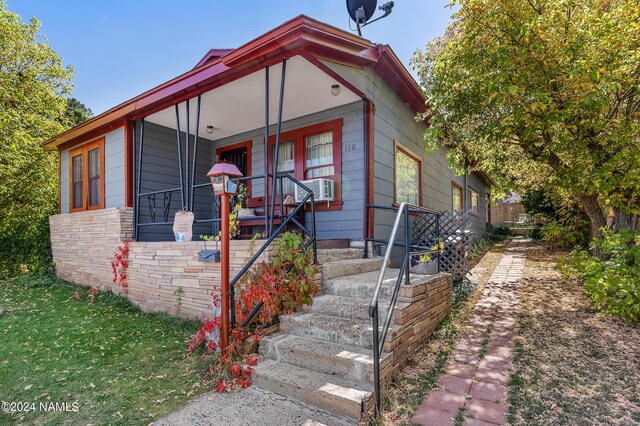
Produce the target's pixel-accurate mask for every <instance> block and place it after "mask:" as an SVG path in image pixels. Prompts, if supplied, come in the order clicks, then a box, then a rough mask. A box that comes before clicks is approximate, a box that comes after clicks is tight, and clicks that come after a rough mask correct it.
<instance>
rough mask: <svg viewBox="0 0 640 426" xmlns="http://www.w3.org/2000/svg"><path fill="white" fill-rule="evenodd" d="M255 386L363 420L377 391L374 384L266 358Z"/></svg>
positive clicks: (257, 369)
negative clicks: (362, 417) (362, 416)
mask: <svg viewBox="0 0 640 426" xmlns="http://www.w3.org/2000/svg"><path fill="white" fill-rule="evenodd" d="M252 382H253V384H254V385H256V386H258V387H260V388H262V389H266V390H270V391H272V392H274V393H277V394H280V395H285V396H289V397H293V398H296V399H298V400H300V401H302V402H304V403H307V404H311V405H314V406H316V407H318V408H320V409H323V410H327V411H329V412H331V413H334V414H337V415H340V416H347V417H350V418H352V419H355V420H358V421H359V420H360V417H361V415H362V408H363V405H364V403H365V401H367V400H368V399H369V398H370V397H371V394H372V392H373V385H372V384H371V383H364V382H358V381H355V380H351V379H348V378H344V377H341V376H338V375H332V374H326V373H321V372H319V371H313V370H309V369H307V368H303V367H299V366H297V365H292V364H288V363H284V362H277V361H274V360H265V361H263V362H260V363H258V365H257V366H256V367H255V370H254V372H253V375H252Z"/></svg>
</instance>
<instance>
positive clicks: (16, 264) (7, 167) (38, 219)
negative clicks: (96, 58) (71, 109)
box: [0, 0, 72, 275]
mask: <svg viewBox="0 0 640 426" xmlns="http://www.w3.org/2000/svg"><path fill="white" fill-rule="evenodd" d="M39 28H40V24H39V22H38V21H37V20H36V19H35V18H34V19H31V21H30V22H29V23H25V22H22V20H21V18H20V17H19V16H18V15H16V14H13V13H11V12H9V11H8V10H6V3H5V2H4V1H3V0H0V182H2V184H1V185H0V275H6V274H13V273H17V272H20V271H23V270H24V269H25V268H27V269H33V268H37V267H39V266H42V265H43V264H46V263H47V261H48V259H49V258H50V255H49V250H50V249H49V226H48V217H49V215H50V214H54V213H56V204H57V198H58V189H57V179H58V164H57V155H56V154H55V153H47V152H44V150H43V149H42V147H41V146H40V143H41V142H42V141H44V140H46V139H48V138H50V137H51V136H53V135H55V134H57V133H60V132H62V131H63V130H64V129H65V128H67V127H68V125H67V124H65V120H64V115H65V110H66V107H67V102H66V99H65V97H66V96H68V95H69V93H70V90H71V77H72V70H71V69H70V67H64V66H63V65H62V59H61V58H60V57H59V56H58V55H56V53H55V52H54V51H53V49H51V48H50V47H49V46H47V45H46V44H44V43H43V42H41V41H39V39H40V38H41V37H42V35H41V34H40V32H39Z"/></svg>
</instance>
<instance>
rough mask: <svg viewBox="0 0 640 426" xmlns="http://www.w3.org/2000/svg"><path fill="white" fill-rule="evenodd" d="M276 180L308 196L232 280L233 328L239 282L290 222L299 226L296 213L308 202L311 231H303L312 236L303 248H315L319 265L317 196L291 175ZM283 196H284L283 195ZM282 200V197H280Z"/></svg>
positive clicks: (304, 249)
mask: <svg viewBox="0 0 640 426" xmlns="http://www.w3.org/2000/svg"><path fill="white" fill-rule="evenodd" d="M276 179H280V182H281V183H282V179H289V180H290V181H292V182H293V183H294V184H295V185H298V186H299V187H300V188H302V189H303V190H305V191H306V192H307V195H305V197H304V198H303V199H302V201H301V202H300V203H299V204H298V205H297V206H296V207H295V208H294V209H293V211H292V212H291V213H290V214H288V215H286V219H285V220H284V221H283V222H282V223H280V226H278V228H277V229H276V230H275V232H273V233H272V234H271V235H270V236H269V238H268V239H267V240H266V241H265V242H264V243H263V244H262V247H260V248H259V249H258V251H256V252H255V254H254V255H253V256H252V257H251V259H249V261H248V262H247V263H246V264H245V265H244V266H243V267H242V269H241V270H240V272H238V274H236V276H235V277H234V278H233V279H232V280H231V282H230V283H229V296H230V299H231V300H230V302H231V303H230V305H231V321H230V322H231V327H232V328H233V327H235V325H236V310H235V306H236V305H235V285H236V283H237V282H238V281H240V279H241V278H242V277H243V276H244V274H246V273H247V271H249V269H250V268H251V267H252V266H253V264H254V263H255V261H256V260H258V258H259V257H260V256H261V255H262V253H264V251H265V250H266V249H267V248H268V247H269V246H270V245H271V243H272V242H273V241H274V240H275V239H276V238H277V237H279V236H280V233H281V232H282V230H283V229H284V228H285V227H286V226H287V225H288V224H289V222H293V223H296V224H299V222H298V221H297V220H295V219H294V216H295V215H296V213H298V212H299V211H300V210H301V209H302V208H303V207H304V206H305V205H306V203H307V202H308V201H311V231H309V230H307V228H306V227H304V226H302V227H301V229H302V231H303V232H304V233H305V234H310V238H309V240H307V242H306V243H305V245H304V247H303V248H302V252H303V253H304V252H306V251H307V249H308V248H309V247H310V246H313V262H314V263H318V252H317V250H316V243H317V236H316V210H315V196H314V194H313V191H312V190H311V189H310V188H309V187H307V186H305V185H303V184H302V183H301V182H300V181H298V180H296V179H294V178H292V177H291V176H289V175H280V176H276ZM281 195H282V194H281ZM280 198H282V196H281V197H280ZM290 269H291V268H290V267H289V268H288V269H287V272H288V271H289V270H290ZM261 308H262V303H259V304H258V305H256V306H255V307H254V308H253V309H252V310H251V313H250V314H249V316H248V317H247V318H246V319H245V320H244V321H243V323H242V326H246V325H248V324H249V323H250V322H251V320H252V319H253V318H254V316H255V315H257V313H258V312H259V311H260V309H261Z"/></svg>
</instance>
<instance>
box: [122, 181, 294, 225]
mask: <svg viewBox="0 0 640 426" xmlns="http://www.w3.org/2000/svg"><path fill="white" fill-rule="evenodd" d="M272 177H273V175H271V174H268V179H271V178H272ZM283 178H284V176H278V177H277V178H276V181H277V183H278V186H279V189H280V194H282V187H283V185H282V180H283ZM259 179H265V176H264V175H262V174H261V175H255V176H244V177H242V178H240V182H244V183H246V182H251V181H255V180H259ZM291 179H293V178H291ZM265 180H266V179H265ZM268 186H269V185H266V184H265V188H267V187H268ZM191 188H192V192H195V191H196V190H199V189H200V190H201V189H208V190H209V192H210V195H211V197H212V204H214V205H215V202H214V201H213V197H214V195H213V193H211V184H210V183H208V182H207V183H201V184H194V185H192V186H191ZM181 191H182V189H181V188H169V189H163V190H159V191H149V192H143V193H140V194H138V195H137V200H136V201H137V203H136V206H137V208H136V211H135V217H134V220H135V223H134V228H135V235H136V237H137V236H138V235H139V230H140V227H150V226H167V225H173V220H172V219H171V218H170V213H171V202H172V200H174V199H180V196H179V195H180V194H178V196H177V197H174V196H173V194H175V193H180V192H181ZM158 198H160V199H161V200H162V204H161V205H160V206H158V205H157V204H156V203H157V202H158ZM194 198H195V197H194ZM264 198H265V206H264V214H261V215H257V216H251V217H250V219H251V220H252V221H261V222H262V221H264V227H265V230H268V229H269V227H270V226H269V225H270V218H271V216H270V215H269V211H268V208H269V207H268V202H267V201H266V200H267V195H265V196H264ZM279 198H280V200H279V203H280V213H279V214H275V213H274V215H275V217H276V218H278V219H280V220H282V217H283V216H284V213H283V212H284V210H283V208H284V201H283V197H282V195H281V196H280V197H279ZM145 199H146V201H147V208H148V217H149V219H150V220H149V221H142V220H141V214H142V211H143V210H142V209H141V208H140V207H141V206H142V205H143V203H142V201H143V200H145ZM159 207H161V208H162V220H161V221H158V220H156V217H157V212H156V209H157V208H159ZM180 208H182V207H176V208H175V211H178V210H179V209H180ZM192 208H193V207H192ZM242 220H243V219H242V218H239V222H240V225H241V226H242ZM193 223H194V225H195V224H202V223H220V218H219V217H212V218H204V219H202V218H198V217H195V218H194V221H193ZM294 223H295V224H296V225H297V226H298V227H301V224H300V223H299V221H297V220H294Z"/></svg>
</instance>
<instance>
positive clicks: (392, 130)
mask: <svg viewBox="0 0 640 426" xmlns="http://www.w3.org/2000/svg"><path fill="white" fill-rule="evenodd" d="M326 64H327V65H328V66H329V67H330V68H332V69H333V70H334V71H336V72H338V73H339V74H340V75H342V76H343V77H344V78H346V79H347V80H348V81H349V82H351V83H352V84H354V85H355V86H356V87H357V88H358V89H360V90H362V91H363V92H364V93H365V94H366V96H367V97H368V98H369V99H371V100H372V101H373V103H374V105H375V115H374V182H373V188H374V204H377V205H383V206H390V205H391V204H392V203H393V202H394V199H393V194H394V169H393V167H394V141H397V142H398V143H399V144H401V145H402V146H404V147H405V148H407V149H408V150H410V151H411V152H413V153H415V154H418V155H420V157H421V158H422V201H423V205H424V206H425V207H428V208H430V209H433V210H438V211H442V210H451V204H452V196H451V182H452V181H453V182H456V183H457V184H458V185H460V186H464V185H463V177H462V176H455V174H454V173H453V171H452V170H451V168H450V167H449V163H448V160H447V158H446V152H445V150H444V149H440V150H438V151H436V152H430V153H427V152H426V150H425V149H424V131H425V129H426V126H425V125H424V124H423V123H419V122H416V120H415V114H414V113H413V111H412V110H411V109H410V108H409V107H408V106H407V105H406V104H404V103H402V101H401V100H400V98H399V97H398V96H397V95H396V94H395V92H394V91H393V90H392V89H391V88H390V87H389V86H388V85H387V84H386V83H385V82H384V81H383V80H382V79H381V78H380V77H379V76H377V75H376V73H375V72H374V70H373V69H372V68H367V69H365V70H358V69H354V68H350V67H346V66H344V65H339V64H334V63H331V62H326ZM469 183H470V185H471V186H472V187H473V189H475V190H476V191H477V192H478V193H479V194H480V196H481V198H480V206H479V207H480V211H479V216H477V217H474V218H473V219H472V229H473V231H474V233H475V235H476V237H480V236H482V235H484V231H485V225H484V224H485V222H486V208H485V204H486V199H485V194H486V192H488V190H487V189H486V188H485V186H484V184H483V183H482V182H481V181H480V180H479V179H477V178H475V177H470V179H469ZM392 220H393V213H391V212H383V211H377V212H376V213H375V233H376V238H387V237H388V235H389V232H390V229H391V224H392Z"/></svg>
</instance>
